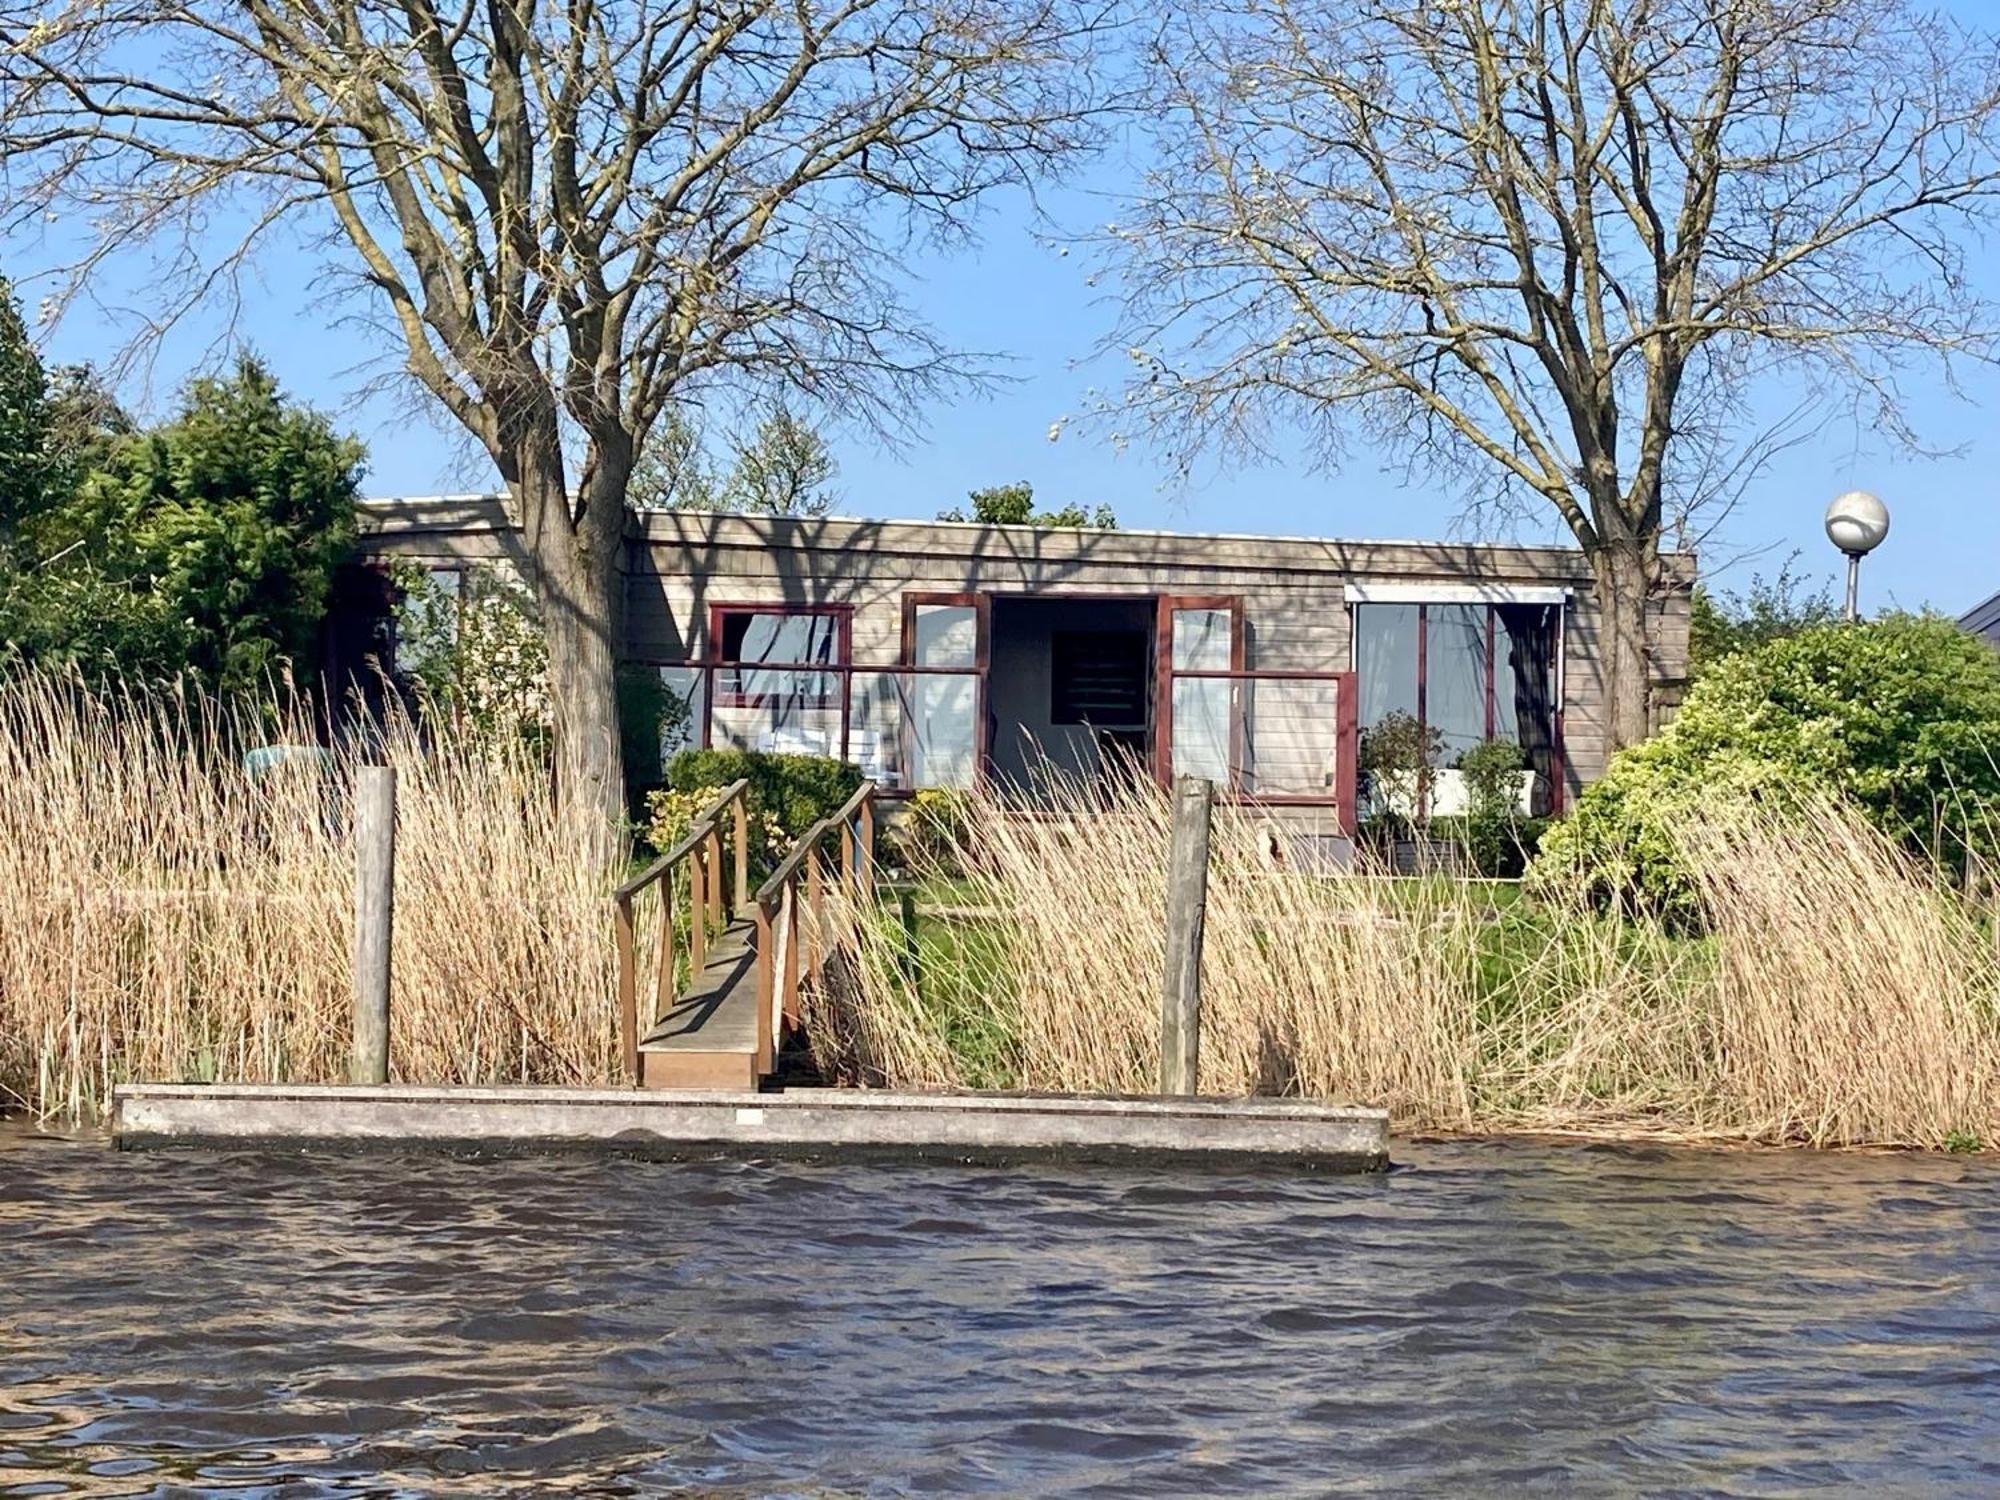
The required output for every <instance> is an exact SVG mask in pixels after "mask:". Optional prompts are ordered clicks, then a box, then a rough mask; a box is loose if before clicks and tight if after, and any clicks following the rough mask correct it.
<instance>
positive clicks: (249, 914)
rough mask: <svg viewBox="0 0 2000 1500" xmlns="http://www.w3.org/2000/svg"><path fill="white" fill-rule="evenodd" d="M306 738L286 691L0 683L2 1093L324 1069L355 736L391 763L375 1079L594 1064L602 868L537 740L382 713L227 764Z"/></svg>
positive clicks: (606, 948)
mask: <svg viewBox="0 0 2000 1500" xmlns="http://www.w3.org/2000/svg"><path fill="white" fill-rule="evenodd" d="M311 739H312V735H311V733H310V725H309V721H308V720H307V718H306V716H305V714H304V712H303V711H302V710H298V709H277V710H266V709H258V710H254V711H253V710H251V709H247V708H246V709H242V710H236V711H231V710H224V709H221V708H218V707H217V706H215V705H214V704H211V703H207V702H204V701H201V700H199V699H198V698H193V697H185V698H182V697H170V696H155V697H136V696H134V697H126V698H120V699H114V700H108V701H107V700H100V699H94V698H91V697H89V696H87V695H85V694H83V693H81V692H80V691H78V690H76V689H75V688H74V687H73V686H72V685H70V684H68V683H66V682H63V681H61V680H59V679H55V678H51V677H46V676H39V675H34V674H28V675H16V676H11V677H8V678H5V679H4V680H0V1103H5V1102H6V1100H7V1099H8V1098H10V1097H11V1098H12V1099H13V1100H14V1101H16V1102H18V1103H20V1104H24V1105H25V1106H27V1107H28V1108H29V1109H31V1110H33V1111H35V1112H37V1113H40V1114H44V1115H50V1114H63V1115H69V1116H72V1117H76V1118H85V1119H87V1118H90V1117H92V1116H93V1115H95V1114H97V1113H99V1112H100V1111H101V1110H102V1108H103V1107H104V1105H105V1103H106V1101H107V1099H108V1096H109V1090H110V1088H111V1086H112V1085H113V1084H115V1083H117V1082H119V1081H121V1080H123V1079H128V1078H146V1079H153V1080H180V1079H187V1080H208V1079H233V1080H248V1081H333V1080H338V1079H339V1078H341V1077H342V1076H343V1075H344V1072H345V1069H346V1056H347V1048H348V1043H349V1036H350V1031H349V1011H348V1006H349V995H350V974H351V969H350V962H351V958H350V955H351V945H352V941H353V929H352V921H353V915H352V914H353V856H352V850H351V845H350V843H349V837H348V827H347V815H346V809H347V807H348V805H349V798H348V781H349V778H350V775H351V771H352V767H353V765H354V764H355V762H356V760H357V757H359V756H361V755H364V754H365V755H366V756H367V757H368V758H371V759H380V760H384V761H386V762H387V763H388V764H391V765H393V766H395V767H396V769H397V772H398V778H397V779H398V813H399V820H398V821H399V830H398V836H397V843H396V861H397V865H396V932H395V973H394V984H395V989H394V994H393V997H392V1005H393V1024H392V1027H391V1032H392V1049H393V1050H392V1055H391V1060H390V1064H391V1071H392V1076H394V1077H396V1078H399V1079H403V1080H409V1081H425V1082H461V1083H472V1082H491V1081H503V1080H505V1081H531V1082H597V1081H601V1080H603V1079H605V1078H606V1077H607V1076H609V1071H610V1068H611V1066H612V1063H613V1060H614V1057H615V1044H614V1035H613V1029H612V1028H613V1009H612V1003H611V996H612V993H613V979H612V974H611V962H612V954H611V948H610V944H609V941H608V939H607V926H606V906H605V902H604V884H603V881H602V879H601V878H600V877H599V876H598V875H597V874H595V873H593V870H592V864H591V861H590V860H588V859H587V858H584V857H581V855H582V850H583V845H582V842H581V840H580V839H579V838H577V837H575V836H573V835H572V834H571V833H570V832H569V831H567V830H566V829H565V828H564V827H563V826H562V824H561V823H560V822H559V821H558V818H557V814H556V812H555V809H554V807H553V799H552V798H551V796H550V794H549V788H548V781H547V775H546V772H545V771H544V770H543V768H542V765H541V763H540V761H539V760H538V759H537V758H536V757H534V756H532V755H530V754H527V753H523V752H521V751H518V750H509V749H507V748H505V747H495V746H492V745H490V744H483V743H479V742H475V741H473V740H470V739H466V738H461V737H459V736H457V735H455V734H454V733H452V732H451V731H450V730H449V729H445V730H442V731H441V732H440V733H439V734H438V735H437V736H436V737H435V738H431V737H429V736H420V735H419V733H418V732H417V730H416V728H415V727H414V726H413V725H411V724H409V723H407V722H400V723H396V724H393V725H391V726H390V727H389V728H388V729H387V730H386V731H384V732H383V733H382V734H381V735H380V736H379V738H378V739H377V740H376V741H375V742H374V743H372V744H370V745H368V746H366V747H362V746H359V745H349V746H346V747H343V748H342V749H341V750H339V751H338V752H336V754H335V755H334V756H333V757H332V758H331V760H330V761H329V762H328V763H326V764H318V763H315V762H312V761H310V760H300V761H295V762H291V763H287V764H284V765H281V766H279V767H277V768H275V769H274V770H273V771H271V772H270V773H269V774H267V775H266V776H265V777H263V778H262V779H261V780H255V781H253V779H252V777H251V776H250V775H248V774H247V773H246V772H245V771H244V770H243V768H242V765H241V760H240V755H241V751H242V750H243V749H244V748H245V747H246V746H248V745H254V744H259V743H269V742H274V741H276V742H290V743H295V744H309V743H310V742H311Z"/></svg>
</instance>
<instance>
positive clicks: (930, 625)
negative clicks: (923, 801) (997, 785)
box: [899, 594, 992, 791]
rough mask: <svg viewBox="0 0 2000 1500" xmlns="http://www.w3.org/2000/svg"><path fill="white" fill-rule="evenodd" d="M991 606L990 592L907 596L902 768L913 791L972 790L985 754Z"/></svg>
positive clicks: (904, 644)
mask: <svg viewBox="0 0 2000 1500" xmlns="http://www.w3.org/2000/svg"><path fill="white" fill-rule="evenodd" d="M991 620H992V611H991V604H990V601H989V600H988V599H987V597H986V596H985V595H984V594H905V595H904V596H903V660H904V662H905V664H906V665H907V666H908V667H909V668H910V669H911V671H910V673H909V675H908V677H907V678H906V679H904V683H903V689H902V695H903V712H902V714H901V715H900V724H901V732H902V739H903V743H902V744H901V745H900V746H899V749H900V751H901V756H900V764H901V765H902V766H903V767H904V768H905V770H906V774H907V778H908V781H907V784H908V786H909V787H910V789H911V790H913V791H915V790H921V789H923V788H925V787H955V788H961V789H964V788H969V787H972V786H974V785H975V784H976V783H977V782H978V779H979V775H980V766H981V763H982V761H983V760H984V758H985V749H986V674H987V670H988V667H989V663H990V659H991V644H990V636H991Z"/></svg>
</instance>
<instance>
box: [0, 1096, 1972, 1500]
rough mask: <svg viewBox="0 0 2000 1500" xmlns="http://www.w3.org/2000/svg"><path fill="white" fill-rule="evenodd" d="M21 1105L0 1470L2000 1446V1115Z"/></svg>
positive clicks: (357, 1483)
mask: <svg viewBox="0 0 2000 1500" xmlns="http://www.w3.org/2000/svg"><path fill="white" fill-rule="evenodd" d="M1397 1157H1398V1159H1399V1160H1400V1161H1401V1162H1404V1163H1406V1164H1407V1166H1406V1168H1405V1169H1404V1170H1401V1171H1399V1172H1396V1173H1394V1174H1392V1175H1390V1176H1387V1177H1377V1178H1318V1179H1313V1178H1304V1179H1301V1178H1291V1177H1285V1176H1276V1175H1274V1176H1253V1175H1243V1176H1237V1175H1228V1176H1223V1175H1198V1174H1191V1173H1188V1174H1182V1173H1175V1172H1172V1171H1165V1170H1145V1171H1140V1170H1111V1169H1074V1170H1067V1171H1055V1172H1029V1171H1015V1170H999V1169H982V1170H973V1169H965V1170H960V1169H955V1168H938V1167H919V1166H904V1167H894V1166H825V1167H818V1166H799V1165H761V1164H743V1163H734V1164H724V1163H715V1164H702V1165H692V1166H674V1165H666V1164H658V1163H646V1162H637V1161H599V1160H583V1159H561V1160H519V1161H475V1160H464V1159H450V1158H441V1157H429V1156H373V1157H341V1156H326V1155H291V1156H255V1155H247V1154H245V1155H236V1154H230V1155H221V1154H195V1153H188V1154H181V1153H169V1154H156V1155H117V1154H114V1153H113V1152H111V1151H109V1150H107V1149H105V1148H104V1147H103V1146H101V1145H100V1144H98V1143H96V1142H94V1141H92V1142H56V1141H49V1140H46V1139H34V1138H29V1137H25V1136H23V1135H22V1134H21V1133H19V1132H12V1133H6V1132H0V1493H7V1494H11V1493H20V1494H40V1493H70V1492H80V1493H89V1494H174V1493H187V1492H188V1491H190V1490H192V1489H243V1490H250V1491H255V1492H258V1493H262V1494H274V1495H275V1494H309V1493H317V1492H323V1491H327V1490H339V1491H349V1492H371V1493H392V1492H404V1493H434V1492H455V1493H463V1494H490V1493H496V1492H515V1493H546V1492H551V1491H570V1492H587V1493H596V1494H617V1493H630V1492H635V1491H643V1490H652V1489H667V1488H676V1487H678V1488H684V1489H690V1490H694V1491H698V1492H700V1493H708V1494H726V1495H739V1494H742V1495H749V1494H769V1493H786V1494H804V1495H821V1494H882V1495H893V1494H904V1493H912V1492H925V1493H949V1492H964V1491H980V1492H986V1493H995V1494H1033V1495H1042V1494H1056V1493H1061V1494H1070V1493H1096V1494H1170V1493H1210V1494H1214V1493H1241V1492H1249V1491H1259V1492H1265V1493H1306V1494H1322V1493H1328V1492H1350V1491H1358V1492H1370V1493H1402V1494H1510V1493H1520V1492H1526V1491H1530V1490H1533V1491H1536V1492H1544V1491H1557V1492H1564V1491H1567V1492H1571V1493H1583V1494H1645V1495H1663V1494H1714V1493H1732V1494H1759V1495H1761V1494H1796V1493H1799V1492H1803V1491H1807V1490H1817V1491H1826V1490H1834V1491H1845V1492H1847V1493H1851V1494H1902V1495H1931V1494H1937V1495H1945V1494H1949V1495H1979V1494H1995V1493H2000V1400H1996V1398H2000V1164H1995V1163H1991V1162H1987V1161H1981V1160H1960V1159H1945V1158H1923V1157H1888V1156H1877V1157H1852V1156H1850V1157H1838V1156H1810V1155H1804V1154H1770V1155H1750V1154H1734V1153H1720V1152H1717V1153H1707V1152H1676V1151H1667V1150H1653V1149H1607V1148H1589V1147H1583V1146H1573V1145H1542V1144H1521V1143H1517V1144H1467V1145H1443V1146H1430V1145H1409V1144H1402V1145H1399V1147H1398V1150H1397Z"/></svg>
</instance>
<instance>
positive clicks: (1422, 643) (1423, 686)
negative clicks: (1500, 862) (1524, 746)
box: [1347, 599, 1569, 816]
mask: <svg viewBox="0 0 2000 1500" xmlns="http://www.w3.org/2000/svg"><path fill="white" fill-rule="evenodd" d="M1411 602H1412V603H1413V604H1414V606H1415V608H1416V611H1417V725H1418V727H1419V728H1420V729H1424V728H1428V727H1429V725H1430V661H1431V647H1430V634H1431V631H1430V618H1431V607H1432V605H1433V604H1437V605H1443V606H1446V607H1451V608H1456V607H1458V605H1459V603H1460V602H1464V603H1473V602H1476V601H1453V600H1446V599H1438V600H1422V599H1420V600H1414V601H1411ZM1370 607H1371V602H1370V601H1363V602H1360V603H1356V604H1350V605H1349V606H1348V628H1347V651H1348V660H1349V664H1350V665H1352V666H1354V667H1356V668H1358V667H1359V665H1360V653H1361V611H1362V610H1364V609H1368V608H1370ZM1553 608H1554V610H1555V619H1554V622H1553V623H1554V629H1555V656H1554V660H1553V662H1552V663H1551V664H1550V668H1549V672H1550V678H1551V680H1550V683H1549V700H1550V701H1549V718H1550V726H1549V765H1550V771H1549V780H1550V786H1549V810H1550V812H1552V813H1554V814H1556V815H1558V816H1560V815H1561V813H1562V811H1563V800H1564V792H1565V790H1566V787H1565V782H1566V780H1567V775H1568V772H1567V761H1566V755H1565V748H1564V743H1563V697H1564V692H1565V684H1564V680H1563V677H1564V673H1563V665H1564V659H1565V653H1566V652H1567V650H1568V646H1569V607H1568V606H1567V605H1564V604H1557V605H1554V606H1553ZM1485 610H1486V628H1485V635H1486V640H1485V648H1486V651H1485V654H1486V662H1485V675H1486V682H1485V689H1484V691H1485V697H1486V703H1485V716H1486V738H1488V739H1489V740H1490V739H1492V738H1493V730H1494V723H1495V714H1494V706H1493V678H1494V671H1495V668H1496V667H1497V666H1498V664H1499V658H1498V654H1497V652H1496V649H1495V643H1496V641H1497V640H1498V638H1499V630H1500V623H1499V622H1500V615H1499V610H1498V609H1497V608H1496V607H1495V606H1494V605H1493V604H1492V603H1491V602H1488V603H1487V604H1486V605H1485ZM1356 681H1357V682H1358V681H1359V673H1358V671H1357V673H1356ZM1357 732H1358V731H1357Z"/></svg>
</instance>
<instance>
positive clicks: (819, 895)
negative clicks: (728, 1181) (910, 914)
mask: <svg viewBox="0 0 2000 1500" xmlns="http://www.w3.org/2000/svg"><path fill="white" fill-rule="evenodd" d="M835 834H838V835H839V838H840V871H839V883H840V884H842V885H851V886H852V887H853V894H854V895H855V896H857V897H864V898H865V897H866V896H867V894H868V893H869V892H871V891H872V890H873V888H874V884H875V783H874V782H872V781H864V782H862V783H861V785H860V786H859V787H858V788H856V789H855V792H854V795H853V796H851V797H849V798H848V799H847V800H846V801H845V802H843V803H842V804H841V805H840V807H839V808H838V809H837V810H836V811H834V812H833V813H832V814H830V815H829V816H827V817H824V818H821V819H820V820H819V821H818V822H817V823H815V824H813V825H812V827H810V828H808V829H807V830H806V831H805V832H804V833H803V834H801V835H799V838H798V841H797V842H796V843H794V844H793V845H792V847H791V848H790V849H789V850H787V851H786V853H785V857H784V858H783V859H781V860H779V861H778V867H777V868H776V869H775V870H773V871H772V872H771V876H770V878H769V879H768V880H766V881H765V882H764V883H763V884H762V885H760V886H759V887H757V894H756V897H755V906H756V913H755V916H756V922H757V1068H758V1071H759V1072H760V1073H768V1072H769V1071H770V1070H771V1067H772V1063H773V1061H774V1059H775V1055H776V1037H777V1031H778V1026H779V1018H780V1014H781V1012H780V1006H781V1005H782V1016H783V1019H784V1020H785V1021H787V1022H791V1023H793V1024H797V1022H798V1019H799V982H800V978H801V971H802V970H804V971H809V972H810V973H811V974H812V975H813V976H814V977H815V978H817V977H818V975H819V973H820V970H821V967H822V965H823V964H824V962H825V959H826V947H827V944H826V934H825V932H824V930H823V929H824V919H823V910H824V908H823V885H824V882H823V880H822V875H823V873H824V871H823V869H822V859H821V851H822V849H823V846H824V845H825V844H826V842H827V840H828V839H829V838H830V837H832V836H833V835H835ZM802 872H803V879H804V882H805V886H806V891H805V896H804V900H805V904H806V905H807V906H808V907H809V908H810V915H811V921H810V923H809V924H802V923H801V921H800V909H799V908H800V904H801V896H800V891H799V884H800V880H801V876H802ZM808 938H809V939H810V945H809V951H808V952H806V953H805V954H803V955H802V954H801V951H800V949H801V946H802V944H804V942H805V940H806V939H808Z"/></svg>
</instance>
